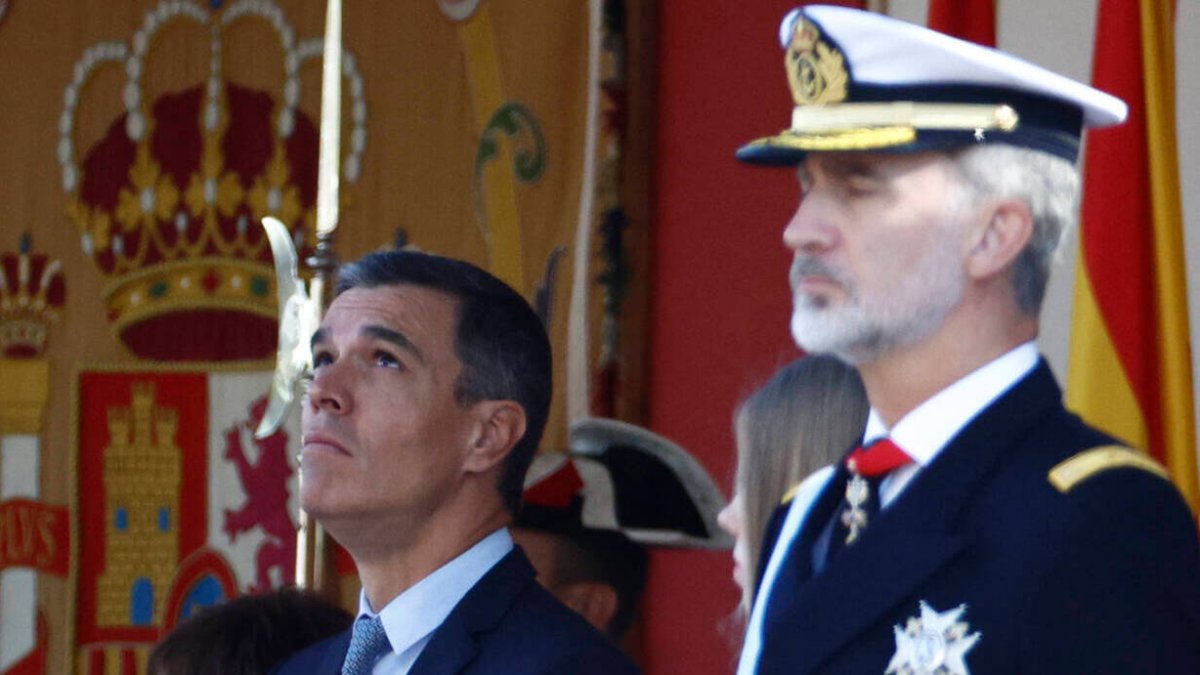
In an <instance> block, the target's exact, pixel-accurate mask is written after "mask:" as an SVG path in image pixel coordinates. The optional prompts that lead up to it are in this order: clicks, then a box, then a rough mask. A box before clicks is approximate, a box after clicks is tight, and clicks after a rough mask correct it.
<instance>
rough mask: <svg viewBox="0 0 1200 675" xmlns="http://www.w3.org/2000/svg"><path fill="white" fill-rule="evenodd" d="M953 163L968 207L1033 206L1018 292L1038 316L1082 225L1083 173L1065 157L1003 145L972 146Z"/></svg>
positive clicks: (1016, 273) (1016, 277)
mask: <svg viewBox="0 0 1200 675" xmlns="http://www.w3.org/2000/svg"><path fill="white" fill-rule="evenodd" d="M950 159H951V161H952V162H953V163H954V165H955V167H956V168H957V169H958V171H959V173H960V174H961V176H962V178H963V183H962V184H963V188H964V189H963V194H962V195H961V198H962V199H963V200H964V203H971V202H978V201H981V200H986V199H1018V200H1021V201H1023V202H1025V203H1026V204H1027V205H1028V206H1029V210H1030V212H1031V213H1032V214H1033V236H1032V237H1031V238H1030V240H1029V244H1028V245H1027V246H1026V247H1025V250H1023V251H1022V252H1021V254H1020V256H1019V257H1018V258H1017V261H1016V263H1015V265H1014V267H1013V287H1014V288H1013V290H1014V292H1015V295H1016V300H1017V306H1018V307H1020V309H1021V311H1022V312H1024V313H1026V314H1029V315H1035V316H1036V315H1037V313H1038V312H1039V311H1040V310H1041V307H1042V300H1043V299H1044V298H1045V296H1046V283H1047V282H1048V281H1049V279H1050V268H1051V266H1052V265H1053V264H1054V263H1055V262H1057V260H1058V259H1059V257H1060V249H1061V248H1062V245H1063V242H1065V241H1066V240H1067V238H1068V235H1069V234H1070V232H1071V231H1072V229H1074V227H1075V223H1076V221H1077V219H1078V208H1079V171H1078V170H1077V169H1076V168H1075V165H1074V164H1072V163H1070V162H1068V161H1067V160H1065V159H1063V158H1061V157H1056V156H1054V155H1050V154H1048V153H1045V152H1040V151H1038V150H1032V149H1030V148H1022V147H1017V146H1013V145H1005V144H1001V143H990V144H981V145H973V146H968V147H966V148H965V149H963V150H961V151H957V152H953V153H951V154H950Z"/></svg>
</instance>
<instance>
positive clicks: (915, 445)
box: [737, 342, 1038, 675]
mask: <svg viewBox="0 0 1200 675" xmlns="http://www.w3.org/2000/svg"><path fill="white" fill-rule="evenodd" d="M1037 363H1038V350H1037V344H1036V343H1034V342H1026V343H1024V344H1022V345H1020V346H1019V347H1017V348H1015V349H1013V350H1011V351H1009V352H1008V353H1006V354H1004V355H1003V356H1001V357H1000V358H998V359H995V360H994V361H991V362H990V363H988V364H987V365H985V366H983V367H981V368H979V369H977V370H975V371H973V372H971V373H970V374H968V375H966V376H965V377H963V378H961V379H959V380H958V381H956V382H955V383H954V384H952V385H950V386H949V387H946V388H945V389H943V390H941V391H940V392H938V393H937V394H934V395H933V396H932V397H930V398H929V399H928V400H926V401H925V402H924V403H922V404H920V405H919V406H917V407H916V408H914V409H913V410H912V411H911V412H909V413H908V414H907V415H905V416H904V417H903V418H901V419H900V421H898V422H897V423H896V426H894V427H892V428H891V429H890V430H889V429H888V428H887V426H886V425H885V424H884V423H883V420H882V419H881V418H880V417H879V414H878V413H877V412H876V411H875V409H874V408H872V409H871V412H870V414H869V415H868V416H867V428H866V431H865V432H864V433H863V441H864V443H863V444H864V445H866V444H868V443H870V442H871V441H874V440H877V439H879V438H882V437H884V436H890V437H891V439H892V441H893V442H895V443H896V445H898V446H900V447H901V448H902V449H903V450H904V451H905V452H907V453H908V455H909V456H910V457H912V458H913V462H912V464H909V465H907V466H904V467H902V468H899V469H896V470H895V471H893V472H892V473H891V475H889V476H887V477H886V478H884V479H883V482H882V483H881V484H880V486H879V496H880V502H881V507H882V508H887V507H888V506H889V505H891V504H892V503H893V502H895V501H896V498H898V497H899V496H900V494H901V493H902V492H903V491H904V489H905V488H906V487H908V484H909V483H911V482H912V480H913V479H914V478H916V477H917V475H918V474H919V473H920V472H921V470H922V469H924V468H925V467H926V466H928V465H929V463H931V462H932V461H933V460H934V459H935V458H937V456H938V455H939V454H940V453H941V452H942V450H943V449H944V448H945V447H946V444H947V443H948V442H949V441H950V439H952V438H954V437H955V436H956V435H958V432H960V431H962V429H963V428H964V427H966V426H967V424H968V423H970V421H971V420H973V419H975V417H976V416H977V415H979V413H981V412H982V411H983V410H984V409H986V408H987V407H988V406H990V405H991V404H992V403H993V402H994V401H995V400H996V399H998V398H1000V396H1001V395H1003V394H1004V393H1005V392H1006V391H1008V390H1009V389H1011V388H1012V387H1013V385H1015V384H1016V383H1017V382H1019V381H1021V379H1022V378H1024V377H1025V376H1026V375H1028V374H1029V372H1030V371H1032V370H1033V369H1034V367H1036V366H1037ZM832 475H833V470H832V467H828V468H827V469H822V470H821V471H818V472H816V473H814V474H813V476H810V477H809V478H810V479H808V480H805V482H804V483H802V484H801V488H800V489H799V490H798V491H797V494H796V498H795V499H793V500H792V505H791V507H790V508H789V509H788V514H787V517H786V519H785V520H784V524H783V528H782V529H781V530H780V532H779V538H778V540H777V541H776V543H775V548H774V550H773V551H772V552H771V559H770V560H769V561H768V562H767V568H766V570H765V571H764V573H763V579H762V583H761V585H760V586H759V594H758V597H757V599H756V600H755V602H754V607H753V609H752V610H751V612H750V623H749V624H748V625H747V627H746V639H745V642H744V643H743V645H742V653H741V655H740V658H739V660H738V670H737V672H738V675H753V673H756V672H757V671H758V659H759V656H760V654H761V652H762V639H763V621H764V619H763V615H765V613H766V608H767V605H768V601H769V599H770V594H771V590H772V589H771V587H772V585H773V584H774V581H775V577H776V575H777V572H778V569H779V567H780V566H781V565H782V564H783V559H784V557H785V556H786V555H787V553H788V549H789V548H791V545H792V541H793V539H795V537H796V536H798V535H799V533H800V528H801V526H802V525H803V524H804V520H805V519H806V517H807V516H808V512H809V510H810V509H811V508H812V504H813V502H814V501H816V499H817V497H818V496H819V495H820V494H821V492H822V491H823V490H822V488H824V487H825V485H826V484H827V483H828V482H829V479H830V477H831V476H832ZM810 482H811V483H812V484H811V485H810ZM831 530H832V528H831V527H826V528H825V532H823V533H822V535H821V536H820V537H819V539H818V541H817V542H815V543H814V546H813V552H812V554H813V555H814V558H817V557H820V558H823V557H824V556H823V553H822V552H823V551H824V550H826V549H827V548H828V546H829V536H830V531H831ZM801 555H803V553H801ZM817 568H818V566H816V565H814V569H817Z"/></svg>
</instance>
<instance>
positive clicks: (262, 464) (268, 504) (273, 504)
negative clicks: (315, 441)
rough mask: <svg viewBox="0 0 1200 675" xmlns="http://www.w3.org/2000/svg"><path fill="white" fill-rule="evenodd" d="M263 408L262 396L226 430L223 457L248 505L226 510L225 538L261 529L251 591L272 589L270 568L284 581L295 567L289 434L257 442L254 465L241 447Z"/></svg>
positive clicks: (278, 432) (276, 435)
mask: <svg viewBox="0 0 1200 675" xmlns="http://www.w3.org/2000/svg"><path fill="white" fill-rule="evenodd" d="M266 408H267V397H266V396H262V397H259V398H258V399H257V400H255V401H254V403H253V404H251V406H250V419H248V420H246V421H244V422H239V423H237V424H234V425H233V426H231V427H229V428H228V429H226V430H225V459H227V460H229V461H230V462H233V465H234V466H235V467H236V468H237V473H238V480H239V481H241V483H242V490H243V492H245V494H246V502H245V503H244V504H243V505H242V507H241V508H240V509H238V510H237V511H232V510H230V509H225V524H224V527H223V529H224V531H225V534H227V535H229V540H230V541H233V540H234V539H235V538H236V537H237V535H239V534H241V533H242V532H248V531H250V530H252V529H254V528H255V527H261V528H262V530H263V533H264V534H265V535H266V540H265V541H263V543H262V544H260V545H259V547H258V551H257V553H256V554H255V563H254V572H255V580H254V583H253V584H251V585H250V592H251V593H263V592H266V591H269V590H271V589H272V588H273V587H274V584H272V583H271V569H272V568H278V569H279V571H280V573H281V574H282V578H283V579H290V578H291V571H292V570H293V569H294V568H295V565H296V524H295V523H294V522H293V521H292V516H291V514H290V513H288V508H287V506H288V479H289V478H291V476H292V467H291V466H290V465H289V464H288V460H287V442H288V435H287V432H286V431H284V430H283V429H280V430H279V431H276V432H275V433H274V434H271V435H270V436H268V437H267V438H264V439H255V441H254V443H255V445H257V446H258V451H259V452H258V463H257V464H251V463H250V461H249V460H247V459H246V452H245V450H244V449H243V448H242V431H243V430H246V431H249V432H250V434H253V432H254V429H255V428H256V427H257V426H258V423H259V421H260V420H261V419H262V416H263V412H264V411H265V410H266Z"/></svg>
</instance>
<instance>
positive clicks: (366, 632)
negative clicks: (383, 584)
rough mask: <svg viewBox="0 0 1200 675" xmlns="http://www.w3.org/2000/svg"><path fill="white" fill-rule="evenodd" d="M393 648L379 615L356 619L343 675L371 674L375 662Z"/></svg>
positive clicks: (343, 664)
mask: <svg viewBox="0 0 1200 675" xmlns="http://www.w3.org/2000/svg"><path fill="white" fill-rule="evenodd" d="M391 648H392V645H391V643H389V642H388V638H387V633H385V632H384V630H383V621H381V620H380V618H379V617H375V618H373V619H368V618H366V617H363V618H361V619H359V620H357V621H355V622H354V632H352V633H351V634H350V648H349V649H347V650H346V660H345V662H343V663H342V675H371V670H372V669H373V668H374V667H375V662H376V661H378V660H379V658H380V657H381V656H383V655H384V654H386V653H387V652H388V651H390V650H391Z"/></svg>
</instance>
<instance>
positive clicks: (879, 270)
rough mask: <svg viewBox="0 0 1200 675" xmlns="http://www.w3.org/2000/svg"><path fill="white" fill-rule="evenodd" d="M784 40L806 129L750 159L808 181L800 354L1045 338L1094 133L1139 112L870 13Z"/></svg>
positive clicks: (758, 148)
mask: <svg viewBox="0 0 1200 675" xmlns="http://www.w3.org/2000/svg"><path fill="white" fill-rule="evenodd" d="M780 31H781V33H780V38H781V41H782V43H783V46H784V49H785V51H786V56H785V62H786V64H787V70H788V74H789V80H790V84H791V86H792V91H793V97H794V99H795V103H796V107H795V109H794V111H793V118H792V125H791V128H789V129H787V130H785V131H784V132H782V133H780V134H778V135H776V136H773V137H768V138H764V139H760V140H759V141H755V142H753V143H751V144H749V145H747V146H745V147H744V148H742V149H741V150H740V151H739V154H738V156H739V158H741V159H743V160H745V161H748V162H753V163H765V164H775V165H794V166H797V167H798V172H799V178H800V184H801V188H802V192H803V198H802V201H801V203H800V206H799V208H798V209H797V211H796V213H795V215H794V216H793V218H792V219H791V221H790V222H789V224H788V226H787V228H786V229H785V232H784V242H785V244H786V245H787V246H788V247H789V248H790V249H791V250H792V251H793V253H794V261H793V265H792V268H791V275H790V281H791V284H792V289H793V300H794V309H793V315H792V321H791V327H792V332H793V335H794V337H795V338H796V341H797V343H798V344H799V345H800V346H801V347H803V348H804V349H805V350H807V351H809V352H827V353H833V354H836V355H838V356H839V357H840V358H842V359H844V360H846V361H848V362H850V363H855V364H860V365H861V364H867V363H871V362H873V361H875V360H877V359H878V358H880V357H881V356H883V355H886V354H889V353H892V352H894V351H897V350H901V349H904V348H906V347H909V346H912V345H915V344H918V343H922V342H923V341H925V340H926V339H927V338H929V337H930V336H931V335H933V334H935V333H937V332H939V331H942V330H943V329H946V327H947V326H949V327H950V328H949V330H952V331H955V333H954V334H955V335H956V336H958V335H959V334H960V333H969V332H971V331H979V330H981V324H980V320H981V319H986V320H989V321H992V320H994V321H995V322H996V325H997V326H999V327H1001V328H1004V329H1010V330H1011V332H1012V334H1013V337H1017V336H1020V337H1021V338H1022V340H1023V339H1028V338H1029V337H1031V336H1030V335H1029V334H1031V333H1032V334H1036V330H1037V314H1038V310H1039V309H1040V307H1041V302H1042V298H1043V296H1044V293H1045V287H1046V281H1047V278H1048V275H1049V267H1050V263H1051V260H1052V259H1053V257H1054V254H1055V252H1056V250H1057V248H1058V246H1059V243H1060V242H1061V241H1062V239H1063V237H1064V235H1065V234H1066V232H1067V231H1068V230H1069V229H1070V227H1071V225H1072V224H1073V221H1074V219H1075V204H1076V201H1077V194H1078V182H1079V181H1078V175H1077V172H1076V170H1075V168H1074V162H1075V160H1076V158H1077V155H1078V149H1079V144H1080V137H1081V135H1082V133H1083V129H1084V128H1085V127H1098V126H1107V125H1110V124H1115V123H1118V122H1120V121H1121V120H1122V119H1123V118H1124V115H1125V105H1124V104H1123V103H1122V102H1121V101H1119V100H1117V99H1115V98H1113V97H1111V96H1108V95H1107V94H1104V93H1103V92H1099V91H1097V90H1095V89H1092V88H1090V87H1087V86H1085V85H1082V84H1079V83H1077V82H1074V81H1072V80H1069V79H1067V78H1065V77H1062V76H1059V75H1056V74H1054V73H1051V72H1049V71H1046V70H1044V69H1041V68H1038V67H1037V66H1034V65H1032V64H1030V63H1027V62H1024V61H1022V60H1020V59H1017V58H1016V57H1013V56H1011V55H1009V54H1005V53H1003V52H1000V51H998V50H994V49H990V48H986V47H980V46H978V45H972V44H970V43H965V42H962V41H960V40H955V39H954V38H950V37H947V36H944V35H940V34H938V33H935V32H933V31H929V30H927V29H924V28H921V27H919V26H914V25H911V24H907V23H904V22H902V21H898V20H895V19H891V18H888V17H885V16H880V15H877V14H872V13H869V12H861V11H857V10H850V9H846V8H837V7H805V8H802V9H798V10H795V11H793V12H792V13H790V14H789V15H788V16H787V17H786V18H785V19H784V22H783V24H782V26H781V28H780ZM982 330H984V331H985V332H987V327H983V328H982ZM1001 332H1002V333H1005V334H1006V333H1007V330H1005V331H1001ZM988 334H991V333H988ZM1006 338H1007V334H1006ZM950 342H951V343H954V341H953V340H951V341H950Z"/></svg>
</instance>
